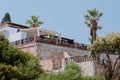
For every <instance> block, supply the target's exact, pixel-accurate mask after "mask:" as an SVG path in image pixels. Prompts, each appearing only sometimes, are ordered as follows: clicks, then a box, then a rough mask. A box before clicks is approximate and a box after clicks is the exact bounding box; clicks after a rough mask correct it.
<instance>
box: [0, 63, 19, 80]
mask: <svg viewBox="0 0 120 80" xmlns="http://www.w3.org/2000/svg"><path fill="white" fill-rule="evenodd" d="M19 76H20V75H19V72H18V71H17V67H16V66H14V67H13V66H11V65H5V64H0V80H10V79H19Z"/></svg>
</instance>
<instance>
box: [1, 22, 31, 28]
mask: <svg viewBox="0 0 120 80" xmlns="http://www.w3.org/2000/svg"><path fill="white" fill-rule="evenodd" d="M4 25H9V27H13V28H20V29H23V28H29V27H28V26H25V25H20V24H16V23H11V22H6V23H4V24H0V26H4Z"/></svg>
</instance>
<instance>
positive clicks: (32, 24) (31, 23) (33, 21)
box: [26, 16, 43, 27]
mask: <svg viewBox="0 0 120 80" xmlns="http://www.w3.org/2000/svg"><path fill="white" fill-rule="evenodd" d="M38 18H39V16H31V20H27V21H26V24H28V25H29V26H30V27H39V26H40V25H41V24H43V22H42V21H39V20H38Z"/></svg>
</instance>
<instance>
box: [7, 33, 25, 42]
mask: <svg viewBox="0 0 120 80" xmlns="http://www.w3.org/2000/svg"><path fill="white" fill-rule="evenodd" d="M25 38H26V33H25V32H18V33H14V34H12V35H10V36H9V38H8V39H9V41H10V42H14V41H17V40H21V39H25Z"/></svg>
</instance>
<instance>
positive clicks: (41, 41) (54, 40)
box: [11, 36, 87, 50]
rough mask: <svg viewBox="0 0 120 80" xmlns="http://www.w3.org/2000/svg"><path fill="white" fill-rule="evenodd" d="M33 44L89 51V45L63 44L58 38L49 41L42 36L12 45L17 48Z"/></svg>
mask: <svg viewBox="0 0 120 80" xmlns="http://www.w3.org/2000/svg"><path fill="white" fill-rule="evenodd" d="M31 42H40V43H47V44H53V45H58V46H63V47H70V48H77V49H83V50H87V45H85V44H81V43H76V42H75V43H73V44H70V43H63V42H61V41H60V40H59V39H58V38H54V39H49V38H42V37H40V36H33V37H28V38H25V39H22V40H18V41H15V42H11V44H13V45H15V46H21V45H26V44H28V43H31Z"/></svg>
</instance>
